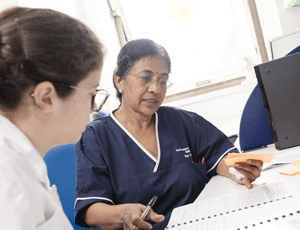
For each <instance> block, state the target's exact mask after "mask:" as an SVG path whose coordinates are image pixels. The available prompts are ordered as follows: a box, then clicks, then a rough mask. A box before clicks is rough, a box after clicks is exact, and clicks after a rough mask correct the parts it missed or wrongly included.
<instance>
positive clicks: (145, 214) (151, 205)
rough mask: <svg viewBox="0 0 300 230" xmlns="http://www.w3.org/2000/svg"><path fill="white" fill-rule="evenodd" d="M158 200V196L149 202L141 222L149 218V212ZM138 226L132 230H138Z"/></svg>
mask: <svg viewBox="0 0 300 230" xmlns="http://www.w3.org/2000/svg"><path fill="white" fill-rule="evenodd" d="M156 200H157V196H154V197H152V199H151V200H150V201H149V203H148V204H147V206H146V208H145V211H144V212H143V214H142V216H141V220H144V219H145V217H146V216H147V214H148V212H149V211H150V209H151V208H152V207H153V205H154V203H155V201H156ZM137 229H138V228H137V226H134V228H133V229H132V230H137Z"/></svg>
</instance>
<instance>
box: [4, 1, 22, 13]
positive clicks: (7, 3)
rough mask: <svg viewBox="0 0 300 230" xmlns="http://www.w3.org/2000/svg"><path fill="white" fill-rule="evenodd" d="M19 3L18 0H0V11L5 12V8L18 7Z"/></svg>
mask: <svg viewBox="0 0 300 230" xmlns="http://www.w3.org/2000/svg"><path fill="white" fill-rule="evenodd" d="M18 5H19V2H18V0H9V1H8V0H6V1H5V0H1V1H0V11H2V10H5V9H7V8H10V7H13V6H18Z"/></svg>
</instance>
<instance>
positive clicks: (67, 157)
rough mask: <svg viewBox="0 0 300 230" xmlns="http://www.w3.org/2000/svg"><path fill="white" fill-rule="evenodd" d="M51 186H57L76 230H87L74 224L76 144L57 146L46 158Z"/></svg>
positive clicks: (49, 151) (66, 211)
mask: <svg viewBox="0 0 300 230" xmlns="http://www.w3.org/2000/svg"><path fill="white" fill-rule="evenodd" d="M44 161H45V162H46V165H47V170H48V176H49V179H50V184H51V185H53V184H55V185H56V187H57V192H58V194H59V197H60V200H61V203H62V206H63V210H64V212H65V214H66V216H67V217H68V219H69V221H70V222H71V224H72V226H73V228H74V229H75V230H81V229H85V228H82V227H79V226H77V225H76V224H75V222H74V201H75V144H66V145H56V146H54V147H52V148H51V149H49V150H48V151H47V153H46V154H45V156H44Z"/></svg>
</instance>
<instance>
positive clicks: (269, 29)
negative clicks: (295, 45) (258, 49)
mask: <svg viewBox="0 0 300 230" xmlns="http://www.w3.org/2000/svg"><path fill="white" fill-rule="evenodd" d="M255 2H256V6H257V10H258V15H259V20H260V23H261V26H262V32H263V36H264V41H265V44H266V48H267V52H268V56H269V60H271V52H270V40H271V39H273V38H276V37H278V36H281V35H285V34H290V33H293V32H296V31H299V30H300V7H295V8H289V9H286V8H284V6H283V0H256V1H255Z"/></svg>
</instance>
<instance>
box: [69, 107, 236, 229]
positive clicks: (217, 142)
mask: <svg viewBox="0 0 300 230" xmlns="http://www.w3.org/2000/svg"><path fill="white" fill-rule="evenodd" d="M155 129H156V138H157V144H158V146H157V147H158V158H157V159H155V158H154V157H153V156H152V155H151V154H150V153H149V152H148V151H147V150H146V149H145V148H144V147H143V146H142V145H141V144H140V143H139V142H138V141H137V140H136V139H135V138H134V137H133V136H132V135H131V134H130V133H129V132H128V131H127V130H126V128H125V127H123V125H122V124H121V123H120V122H119V121H118V120H117V119H116V118H115V117H114V115H113V114H112V113H111V114H109V115H108V116H105V117H101V118H99V119H97V120H94V121H92V122H91V123H90V124H89V125H88V127H87V129H86V130H85V132H84V133H83V134H82V138H81V140H80V141H79V142H78V143H77V145H76V150H75V152H76V201H75V223H76V224H78V225H80V226H83V227H87V224H86V223H85V221H84V219H83V215H84V213H85V211H86V210H87V208H88V207H89V206H90V205H92V204H94V203H96V202H103V203H107V204H111V205H118V204H124V203H140V204H144V205H146V204H147V203H148V202H149V201H150V199H151V198H152V197H153V196H154V195H156V196H158V199H157V201H156V203H155V205H154V206H153V210H154V211H155V212H156V213H158V214H163V215H165V220H164V221H163V222H161V223H156V224H154V225H153V229H163V228H164V227H165V226H166V225H167V223H168V221H169V218H170V214H171V212H172V210H173V209H174V208H176V207H178V206H182V205H185V204H189V203H192V202H193V201H194V200H195V199H196V198H197V197H198V195H199V194H200V192H201V191H202V190H203V188H204V186H205V184H206V183H207V182H208V181H209V179H210V178H211V177H212V176H213V175H214V174H215V173H216V168H217V165H218V163H219V161H220V160H221V159H222V158H223V157H224V156H225V155H226V154H227V153H229V152H238V150H237V149H236V148H235V147H234V145H233V144H232V143H231V142H230V141H229V139H228V138H227V137H226V135H225V134H223V133H222V132H221V131H220V130H219V129H217V128H216V127H215V126H213V125H212V124H211V123H209V122H208V121H206V120H205V119H204V118H202V117H201V116H199V115H197V114H196V113H193V112H188V111H184V110H181V109H177V108H172V107H165V106H162V107H160V108H159V109H158V110H157V112H156V113H155Z"/></svg>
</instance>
